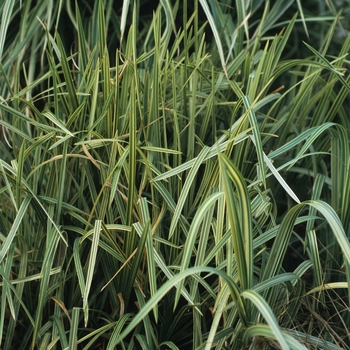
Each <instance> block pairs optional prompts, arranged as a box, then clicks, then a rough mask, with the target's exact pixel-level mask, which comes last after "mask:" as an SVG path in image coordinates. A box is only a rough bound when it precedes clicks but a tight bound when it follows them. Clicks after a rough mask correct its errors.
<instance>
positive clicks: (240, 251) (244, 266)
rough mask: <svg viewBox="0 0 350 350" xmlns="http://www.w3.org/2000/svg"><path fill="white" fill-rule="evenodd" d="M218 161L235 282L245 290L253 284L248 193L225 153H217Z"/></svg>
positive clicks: (238, 173) (241, 178)
mask: <svg viewBox="0 0 350 350" xmlns="http://www.w3.org/2000/svg"><path fill="white" fill-rule="evenodd" d="M219 164H220V176H221V179H222V184H223V191H224V193H225V200H226V207H227V216H228V219H229V222H230V230H231V235H232V242H233V249H234V253H235V257H236V263H237V271H238V276H239V281H240V284H241V287H242V289H243V290H246V289H250V288H251V287H252V283H253V246H252V243H253V237H252V217H251V212H250V205H249V195H248V191H247V187H246V186H245V182H244V179H243V177H242V175H241V174H240V172H239V170H238V169H237V168H236V167H235V166H234V164H233V163H232V162H230V160H229V159H228V158H227V157H226V156H225V155H221V154H219ZM231 182H232V183H233V184H234V186H235V187H233V186H232V183H231ZM234 188H235V189H236V191H237V194H236V193H235V191H234Z"/></svg>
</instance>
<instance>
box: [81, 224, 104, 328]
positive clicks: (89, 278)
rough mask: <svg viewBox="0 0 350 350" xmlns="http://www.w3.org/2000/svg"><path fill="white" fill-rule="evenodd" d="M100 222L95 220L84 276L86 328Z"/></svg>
mask: <svg viewBox="0 0 350 350" xmlns="http://www.w3.org/2000/svg"><path fill="white" fill-rule="evenodd" d="M101 226H102V222H101V220H96V222H95V227H94V232H93V236H92V244H91V250H90V256H89V261H88V270H87V274H86V283H85V288H84V290H83V291H82V292H83V293H82V294H83V310H84V324H85V327H87V323H88V319H89V300H88V299H89V293H90V289H91V283H92V278H93V275H94V273H95V269H96V257H97V249H98V246H99V241H100V233H101Z"/></svg>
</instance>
